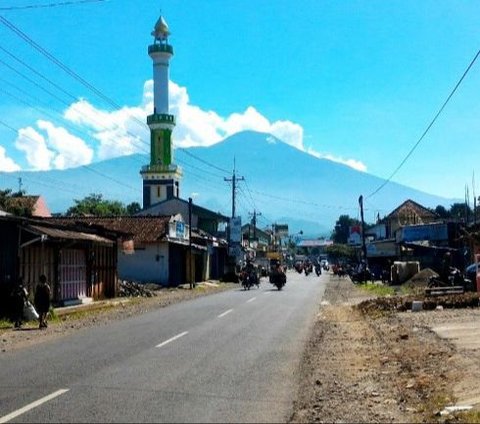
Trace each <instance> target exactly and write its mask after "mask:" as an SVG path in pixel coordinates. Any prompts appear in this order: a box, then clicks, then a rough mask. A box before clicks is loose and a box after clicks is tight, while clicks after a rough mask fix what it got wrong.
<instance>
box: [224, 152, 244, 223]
mask: <svg viewBox="0 0 480 424" xmlns="http://www.w3.org/2000/svg"><path fill="white" fill-rule="evenodd" d="M223 179H224V181H229V182H230V181H231V182H232V218H235V196H236V190H237V181H244V180H245V178H243V177H237V176H236V174H235V158H234V159H233V174H232V178H226V177H223Z"/></svg>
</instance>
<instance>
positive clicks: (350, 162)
mask: <svg viewBox="0 0 480 424" xmlns="http://www.w3.org/2000/svg"><path fill="white" fill-rule="evenodd" d="M307 153H309V154H311V155H312V156H315V157H317V158H320V159H328V160H331V161H332V162H337V163H341V164H343V165H347V166H349V167H350V168H353V169H356V170H357V171H361V172H366V171H367V166H366V165H365V164H364V163H363V162H361V161H359V160H356V159H343V158H341V157H337V156H334V155H332V154H330V153H319V152H317V151H315V150H314V149H312V148H308V152H307Z"/></svg>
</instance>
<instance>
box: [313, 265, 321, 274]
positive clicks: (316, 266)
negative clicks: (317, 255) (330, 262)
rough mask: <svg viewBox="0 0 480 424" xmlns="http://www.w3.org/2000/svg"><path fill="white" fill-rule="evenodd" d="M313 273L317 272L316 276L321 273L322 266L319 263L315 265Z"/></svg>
mask: <svg viewBox="0 0 480 424" xmlns="http://www.w3.org/2000/svg"><path fill="white" fill-rule="evenodd" d="M315 274H317V277H319V276H320V275H322V267H321V266H320V265H315Z"/></svg>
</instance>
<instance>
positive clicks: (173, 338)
mask: <svg viewBox="0 0 480 424" xmlns="http://www.w3.org/2000/svg"><path fill="white" fill-rule="evenodd" d="M186 334H188V331H184V332H183V333H180V334H177V335H176V336H173V337H172V338H170V339H168V340H165V341H164V342H162V343H160V344H158V345H156V346H155V347H162V346H165V345H166V344H168V343H170V342H173V341H174V340H177V339H179V338H180V337H183V336H185V335H186Z"/></svg>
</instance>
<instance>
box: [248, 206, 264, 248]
mask: <svg viewBox="0 0 480 424" xmlns="http://www.w3.org/2000/svg"><path fill="white" fill-rule="evenodd" d="M250 215H252V214H250ZM261 215H262V214H261V213H260V212H257V211H256V210H255V209H254V210H253V218H252V224H253V239H254V240H256V239H257V216H261Z"/></svg>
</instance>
